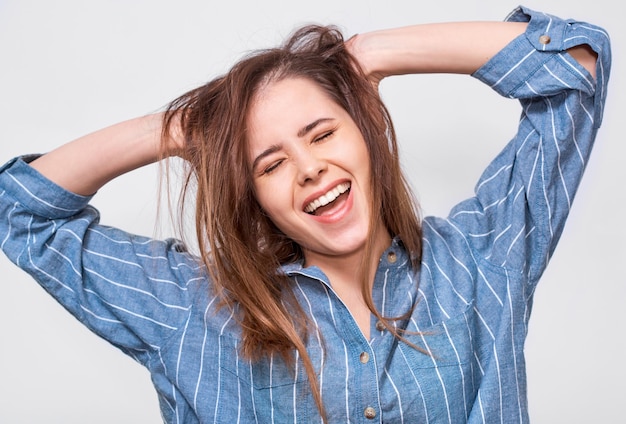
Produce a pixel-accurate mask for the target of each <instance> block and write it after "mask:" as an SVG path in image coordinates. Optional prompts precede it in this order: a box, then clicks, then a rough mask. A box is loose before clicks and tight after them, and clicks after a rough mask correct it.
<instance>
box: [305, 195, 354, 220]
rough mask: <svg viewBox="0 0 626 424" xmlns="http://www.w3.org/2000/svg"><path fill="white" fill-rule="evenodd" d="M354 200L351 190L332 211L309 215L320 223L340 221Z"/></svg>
mask: <svg viewBox="0 0 626 424" xmlns="http://www.w3.org/2000/svg"><path fill="white" fill-rule="evenodd" d="M353 203H354V200H353V198H352V190H350V191H349V192H348V197H347V198H346V199H345V200H344V201H343V204H341V205H340V206H339V207H338V208H337V209H335V210H333V212H332V213H329V214H325V215H321V216H317V215H309V216H310V217H311V218H313V219H314V220H315V221H317V222H319V223H321V224H334V223H336V222H339V221H341V220H342V219H343V218H344V217H345V216H346V215H347V214H348V212H350V210H351V209H352V205H353Z"/></svg>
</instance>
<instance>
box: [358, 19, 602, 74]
mask: <svg viewBox="0 0 626 424" xmlns="http://www.w3.org/2000/svg"><path fill="white" fill-rule="evenodd" d="M526 26H527V23H525V22H449V23H436V24H423V25H413V26H407V27H400V28H393V29H386V30H379V31H373V32H368V33H364V34H359V35H357V36H355V37H352V38H351V39H350V40H349V41H348V42H347V44H348V48H349V49H350V50H351V52H352V53H353V54H354V56H355V57H356V58H357V60H358V61H359V64H360V65H361V67H362V68H363V70H364V71H365V73H366V74H367V75H368V76H369V77H370V79H371V80H372V82H374V83H375V84H377V83H378V82H380V80H382V79H383V78H385V77H388V76H392V75H403V74H420V73H456V74H472V73H474V72H475V71H476V70H477V69H478V68H480V67H481V66H482V65H484V64H485V63H486V62H487V61H488V60H489V59H490V58H491V57H493V56H494V55H495V54H496V53H498V52H499V51H500V50H502V49H503V48H504V47H505V46H506V45H507V44H508V43H509V42H510V41H512V40H513V39H514V38H515V37H517V36H518V35H520V34H522V33H523V32H524V30H525V29H526ZM569 53H570V54H571V55H572V56H574V57H575V58H576V59H577V60H578V61H579V62H580V63H581V65H583V66H584V67H585V68H587V70H588V71H589V72H590V73H591V74H592V75H594V76H595V59H596V55H595V53H594V52H593V51H592V50H591V49H590V48H589V47H588V46H577V47H574V48H572V49H570V50H569Z"/></svg>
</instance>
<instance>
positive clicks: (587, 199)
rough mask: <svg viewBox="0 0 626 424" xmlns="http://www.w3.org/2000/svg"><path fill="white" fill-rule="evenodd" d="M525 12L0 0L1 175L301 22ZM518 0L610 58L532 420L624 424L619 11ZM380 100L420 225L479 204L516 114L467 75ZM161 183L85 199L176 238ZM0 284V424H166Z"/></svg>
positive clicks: (329, 1) (111, 369)
mask: <svg viewBox="0 0 626 424" xmlns="http://www.w3.org/2000/svg"><path fill="white" fill-rule="evenodd" d="M517 4H518V3H517V2H514V1H509V0H483V1H478V0H448V1H445V0H441V1H429V2H421V1H418V0H411V1H409V0H406V1H399V0H395V1H394V0H386V1H376V2H374V1H365V0H316V1H313V2H302V3H300V2H295V1H285V0H265V1H258V2H257V1H251V0H249V1H245V0H231V1H221V2H211V1H188V0H187V1H177V2H167V1H163V0H151V1H148V0H144V1H121V0H117V1H79V0H59V1H54V2H49V1H44V0H39V1H34V0H0V122H1V124H0V146H1V150H0V154H1V155H0V163H1V162H4V161H6V160H8V159H10V158H11V157H13V156H16V155H19V154H23V153H28V152H45V151H47V150H50V149H52V148H54V147H55V146H58V145H60V144H62V143H64V142H66V141H69V140H71V139H73V138H76V137H78V136H80V135H83V134H85V133H87V132H91V131H93V130H96V129H98V128H101V127H104V126H107V125H109V124H113V123H115V122H118V121H121V120H124V119H127V118H131V117H134V116H138V115H142V114H145V113H147V112H150V111H153V110H156V109H158V108H160V107H161V106H163V105H164V104H165V103H166V102H167V101H169V100H171V99H173V98H174V97H176V96H178V95H179V94H181V93H183V92H184V91H186V90H188V89H190V88H193V87H195V86H196V85H199V84H201V83H204V82H205V81H206V80H208V79H210V78H212V77H214V76H216V75H217V74H218V73H221V72H223V71H225V70H226V69H227V68H228V67H229V65H231V64H232V63H233V62H234V61H235V60H236V59H237V58H238V57H240V55H241V54H242V53H244V52H245V51H247V50H250V49H254V48H258V47H269V46H273V45H275V44H276V43H278V42H279V41H280V40H281V39H282V38H283V37H284V36H285V35H287V34H288V33H289V32H290V31H291V30H292V29H293V28H294V27H295V26H297V25H300V24H303V23H309V22H318V23H324V24H329V23H332V24H337V25H339V26H340V27H341V28H342V29H344V31H345V34H346V35H347V36H350V35H352V34H354V33H362V32H365V31H368V30H372V29H378V28H385V27H394V26H400V25H408V24H414V23H424V22H436V21H451V20H502V19H504V17H505V16H506V15H507V14H508V13H509V11H511V10H512V9H513V8H514V7H515V6H517ZM524 4H525V5H527V6H529V7H531V8H534V9H538V10H542V11H545V12H548V13H551V14H555V15H558V16H561V17H571V18H576V19H580V20H585V21H589V22H593V23H596V24H599V25H601V26H603V27H604V28H605V29H607V30H608V31H609V33H610V34H611V37H612V40H613V53H614V66H613V72H612V79H611V82H610V94H609V97H608V103H607V108H606V114H605V119H604V125H603V127H602V128H601V129H600V132H599V136H598V140H597V146H596V149H595V152H594V155H593V156H592V160H591V162H590V163H589V167H588V170H587V174H586V177H585V179H584V180H583V184H582V186H581V188H580V191H579V193H578V197H577V200H576V202H575V204H574V208H573V210H572V213H571V218H570V220H569V222H568V225H567V226H566V228H565V233H564V235H563V238H562V241H561V244H560V246H559V247H558V249H557V251H556V254H555V256H554V258H553V261H552V263H551V265H550V266H549V268H548V270H547V272H546V273H545V275H544V278H543V280H542V282H541V284H540V286H539V288H538V289H537V292H536V298H535V306H534V311H533V316H532V319H531V325H530V334H529V338H528V342H527V349H526V352H527V363H528V385H529V398H530V414H531V418H532V420H533V422H534V423H570V424H571V423H591V422H593V423H617V422H624V421H623V420H624V418H623V417H624V412H623V408H624V402H625V399H626V389H625V385H626V383H625V382H626V365H625V364H624V348H625V342H624V335H625V324H626V308H624V301H625V300H626V288H625V284H624V282H625V278H624V275H623V273H622V267H621V265H622V262H623V261H626V247H625V244H624V239H625V238H626V230H625V229H624V225H623V218H622V216H623V207H624V200H625V197H626V194H625V190H624V188H623V185H624V183H626V166H625V165H624V163H623V158H624V157H625V153H626V149H625V147H624V143H623V139H624V135H623V124H624V121H623V119H624V118H623V113H624V106H623V105H624V93H625V92H626V90H625V87H624V78H623V74H624V69H623V60H624V55H623V54H624V41H625V40H624V36H625V30H624V28H623V26H624V24H623V19H622V18H621V15H622V14H621V13H620V12H618V7H619V6H618V5H619V2H614V1H613V0H595V1H593V2H590V1H582V0H541V1H540V0H529V1H527V2H526V3H524ZM381 90H382V95H383V97H384V99H385V100H386V101H387V103H388V106H389V107H390V109H391V112H392V115H393V117H394V118H395V123H396V126H397V130H398V135H399V138H400V141H401V143H402V149H403V153H404V156H403V163H404V165H405V168H406V170H407V172H408V175H409V178H410V180H411V183H412V184H413V186H414V188H415V191H416V193H417V196H418V198H419V199H420V201H421V203H422V206H423V209H424V213H425V214H429V215H430V214H437V215H445V214H446V213H447V211H448V210H449V208H450V207H451V206H452V205H453V204H455V203H456V202H457V201H460V200H461V199H463V198H465V197H467V196H469V195H471V193H472V188H473V184H474V182H475V181H476V179H477V178H478V176H479V174H480V173H481V171H482V169H483V168H484V167H485V166H486V164H487V163H488V161H489V160H490V159H491V158H492V157H493V156H494V155H495V154H496V153H497V152H498V151H499V149H500V148H501V147H502V146H503V145H504V143H505V142H506V141H507V140H508V139H509V138H510V136H511V135H512V134H513V131H514V129H515V125H516V122H517V117H518V113H519V109H518V105H517V103H516V102H515V101H511V100H505V99H502V98H500V97H498V96H497V95H496V94H495V93H493V92H491V91H490V90H489V89H487V88H486V87H484V86H482V84H480V83H479V82H478V81H476V80H473V79H472V78H470V77H467V76H450V75H448V76H404V77H397V78H394V79H390V80H386V81H384V82H383V84H382V85H381ZM427 105H428V106H427ZM417 116H420V117H424V116H426V117H427V118H422V119H415V117H417ZM157 181H158V173H157V168H156V167H155V166H152V167H147V168H145V169H142V170H138V171H136V172H133V173H131V174H129V175H126V176H124V177H121V178H119V179H118V180H116V181H115V182H113V183H111V184H110V185H108V186H107V187H105V188H103V189H102V190H101V192H100V193H99V194H98V196H97V197H96V198H95V200H94V204H95V205H96V206H97V207H99V208H100V210H101V212H102V214H103V221H104V222H105V223H107V224H111V225H116V226H119V227H121V228H124V229H126V230H129V231H132V232H136V233H141V234H145V235H154V234H157V235H159V236H167V235H169V234H170V233H169V230H168V227H167V225H165V226H164V225H160V226H159V225H157V224H155V219H156V209H157V208H156V206H157V204H156V201H155V198H156V193H157V185H158V184H157ZM0 283H1V284H2V291H1V293H2V295H0V334H1V337H0V343H1V345H0V422H1V423H29V424H30V423H112V422H114V423H120V424H121V423H133V424H137V423H158V422H160V414H159V410H158V405H157V400H156V396H155V393H154V390H153V388H152V386H151V383H150V378H149V375H148V373H147V371H146V370H145V369H143V368H142V367H141V366H140V365H138V364H136V363H135V362H134V361H132V360H131V359H129V358H128V357H126V356H124V355H123V354H121V353H120V352H119V351H118V350H117V349H115V348H113V347H112V346H111V345H109V344H108V343H107V342H104V341H102V340H100V339H98V338H97V337H96V336H94V335H93V334H91V333H90V332H89V331H88V330H86V329H85V328H83V327H82V326H81V325H80V324H79V323H78V322H77V321H76V320H75V319H74V318H72V317H71V316H70V315H69V314H67V313H66V312H65V311H64V310H63V308H61V307H60V306H58V305H57V304H56V303H55V302H54V301H53V300H52V299H51V298H49V297H48V295H46V294H45V293H44V291H43V290H42V289H41V288H39V287H38V286H37V285H36V284H35V283H33V282H32V281H31V279H30V278H29V277H28V276H26V275H25V274H24V273H22V272H21V271H19V270H18V269H17V268H16V267H14V266H13V265H12V264H10V263H9V262H8V261H7V260H6V258H5V257H4V256H2V257H0Z"/></svg>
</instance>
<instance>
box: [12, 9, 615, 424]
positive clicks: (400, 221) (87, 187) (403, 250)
mask: <svg viewBox="0 0 626 424" xmlns="http://www.w3.org/2000/svg"><path fill="white" fill-rule="evenodd" d="M609 68H610V47H609V39H608V36H607V34H606V32H605V31H603V30H602V29H601V28H598V27H596V26H593V25H590V24H587V23H583V22H577V21H565V20H562V19H559V18H556V17H554V16H550V15H546V14H543V13H538V12H535V11H532V10H529V9H526V8H520V9H517V10H516V11H514V12H513V13H512V14H511V15H510V17H509V18H508V20H507V22H465V23H442V24H429V25H417V26H412V27H404V28H397V29H391V30H387V31H378V32H372V33H367V34H362V35H358V36H355V37H353V38H351V39H349V40H348V41H347V42H345V43H344V41H343V39H342V37H341V34H339V33H338V32H337V31H336V30H334V29H333V28H326V27H305V28H303V29H301V30H300V31H297V32H296V33H294V35H293V37H291V38H290V39H289V40H288V41H287V42H286V43H285V45H284V46H281V47H280V48H276V49H270V50H266V51H261V52H257V53H255V54H253V55H251V56H249V57H247V58H244V59H243V60H242V61H240V62H239V63H238V64H237V65H235V66H234V67H233V68H232V69H231V70H230V71H229V72H228V73H227V74H226V75H224V76H222V77H219V78H217V79H215V80H213V81H211V82H209V83H208V84H206V85H204V86H202V87H199V88H197V89H195V90H192V91H190V92H189V93H186V94H184V95H183V96H181V97H180V98H179V99H176V100H175V101H174V102H172V104H171V105H170V107H169V108H168V109H167V111H165V112H164V113H163V114H156V115H150V116H144V117H139V118H136V119H132V120H129V121H126V122H122V123H120V124H117V125H114V126H112V127H109V128H105V129H103V130H100V131H97V132H95V133H93V134H89V135H87V136H85V137H82V138H80V139H78V140H75V141H73V142H71V143H68V144H66V145H64V146H61V147H59V148H58V149H56V150H54V151H51V152H49V153H47V154H45V155H42V156H38V157H35V156H25V157H22V158H16V159H14V160H11V161H10V162H8V163H7V164H6V165H5V166H4V167H3V168H2V170H1V173H0V210H1V213H0V217H1V220H0V246H1V248H2V249H3V251H4V252H5V253H6V254H7V256H8V257H9V258H10V259H11V260H12V261H14V262H15V263H16V264H17V265H18V266H20V267H22V268H23V269H25V270H26V271H27V272H29V273H31V274H32V276H33V277H34V278H35V279H36V280H37V281H38V282H39V283H40V284H41V285H42V286H43V287H44V288H45V289H46V290H48V291H49V292H50V293H51V294H52V295H53V296H55V297H56V298H57V299H58V300H59V301H60V302H61V303H62V304H63V305H64V306H65V307H66V308H67V309H68V310H69V311H71V312H72V313H73V314H74V315H75V316H76V317H77V318H78V319H79V320H80V321H81V322H83V323H84V324H85V325H86V326H88V327H89V328H90V329H91V330H93V331H94V332H95V333H96V334H98V335H100V336H101V337H103V338H105V339H107V340H109V341H110V342H111V343H113V344H114V345H116V346H118V347H119V348H120V349H121V350H123V351H124V352H125V353H127V354H128V355H131V356H132V357H134V358H135V359H136V360H137V361H139V362H140V363H142V364H143V365H145V366H146V367H147V368H148V369H149V371H150V373H151V375H152V380H153V383H154V386H155V388H156V390H157V392H158V395H159V400H160V404H161V412H162V415H163V419H164V421H165V422H184V423H193V422H203V423H206V422H244V423H247V422H278V423H283V422H321V421H325V422H330V423H335V422H348V421H350V422H407V423H413V422H437V423H439V422H450V423H452V422H455V423H456V422H496V421H498V422H506V423H509V422H527V421H528V413H527V403H526V384H525V367H524V354H523V344H524V339H525V336H526V330H527V323H528V318H529V309H530V305H531V302H532V295H533V291H534V288H535V285H536V283H537V281H538V279H539V277H540V276H541V274H542V272H543V270H544V269H545V267H546V265H547V262H548V260H549V258H550V256H551V254H552V252H553V251H554V248H555V246H556V243H557V241H558V239H559V236H560V234H561V231H562V228H563V224H564V222H565V219H566V216H567V214H568V212H569V210H570V207H571V203H572V200H573V197H574V194H575V192H576V188H577V185H578V183H579V181H580V178H581V176H582V173H583V170H584V167H585V164H586V160H587V157H588V155H589V153H590V150H591V147H592V144H593V141H594V139H595V136H596V132H597V129H598V127H599V125H600V122H601V119H602V113H603V106H604V102H605V98H606V86H607V82H608V75H609ZM433 72H444V73H463V74H471V75H473V76H474V77H476V78H478V79H479V80H481V81H483V82H485V83H486V84H487V85H489V86H490V87H492V88H493V89H494V90H496V91H497V92H498V93H500V94H501V95H503V96H507V97H512V98H517V99H519V100H520V102H521V104H522V116H521V119H520V124H519V129H518V132H517V133H516V134H515V136H514V137H513V138H512V140H511V141H510V142H509V143H508V144H507V145H506V147H505V148H504V150H503V151H502V152H501V153H500V154H499V155H498V156H497V157H496V158H495V159H494V161H493V162H492V163H491V164H490V165H489V166H488V168H487V169H486V170H485V172H484V174H483V176H482V178H481V180H480V181H479V183H478V185H477V186H476V194H475V197H472V198H471V199H468V200H465V201H463V202H461V203H459V204H458V205H457V206H456V207H455V208H453V210H452V211H451V213H450V215H449V216H448V217H447V218H445V219H442V218H426V219H424V220H421V219H420V217H419V212H418V208H417V205H416V204H415V202H414V201H413V198H412V195H411V193H410V191H409V189H408V187H407V184H406V183H405V180H404V178H403V175H402V173H401V171H400V166H399V161H398V151H397V150H398V149H397V146H396V140H395V134H394V129H393V125H392V122H391V119H390V117H389V115H388V113H387V111H386V109H385V106H384V104H383V103H382V102H381V100H380V98H379V96H378V94H377V85H378V82H379V81H380V80H381V79H383V78H386V77H389V76H392V75H400V74H407V73H433ZM173 155H177V156H180V157H182V158H184V159H185V160H186V163H187V164H188V170H189V173H188V178H187V180H186V185H185V189H186V190H187V191H186V192H185V193H187V194H189V195H191V194H193V195H194V196H195V208H196V209H195V218H196V222H195V224H196V228H197V239H198V244H199V247H200V255H199V257H197V256H194V255H192V254H190V253H188V252H187V249H186V247H185V245H184V244H182V243H180V242H178V241H175V240H165V241H158V240H151V239H147V238H144V237H140V236H135V235H131V234H128V233H126V232H124V231H121V230H118V229H115V228H110V227H106V226H103V225H101V224H99V215H98V212H97V211H96V210H95V209H94V208H93V207H91V206H89V205H88V202H89V199H90V196H91V195H92V194H94V193H95V192H96V191H97V190H98V189H99V188H100V187H102V186H103V185H104V184H106V183H107V182H108V181H110V180H111V179H113V178H115V177H116V176H118V175H120V174H122V173H125V172H128V171H131V170H133V169H136V168H138V167H140V166H142V165H145V164H148V163H152V162H154V161H157V160H159V159H162V158H164V157H166V156H173Z"/></svg>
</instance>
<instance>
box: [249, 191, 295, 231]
mask: <svg viewBox="0 0 626 424" xmlns="http://www.w3.org/2000/svg"><path fill="white" fill-rule="evenodd" d="M255 190H256V199H257V202H259V205H261V208H262V209H263V210H264V211H265V213H266V214H267V215H268V216H269V218H270V219H271V220H272V222H274V224H276V225H277V226H279V223H280V221H282V220H283V219H284V214H285V213H286V212H287V211H289V210H290V209H291V205H292V202H291V196H290V194H289V192H288V191H287V190H285V188H284V185H283V184H278V182H277V181H264V182H263V183H256V184H255Z"/></svg>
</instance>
